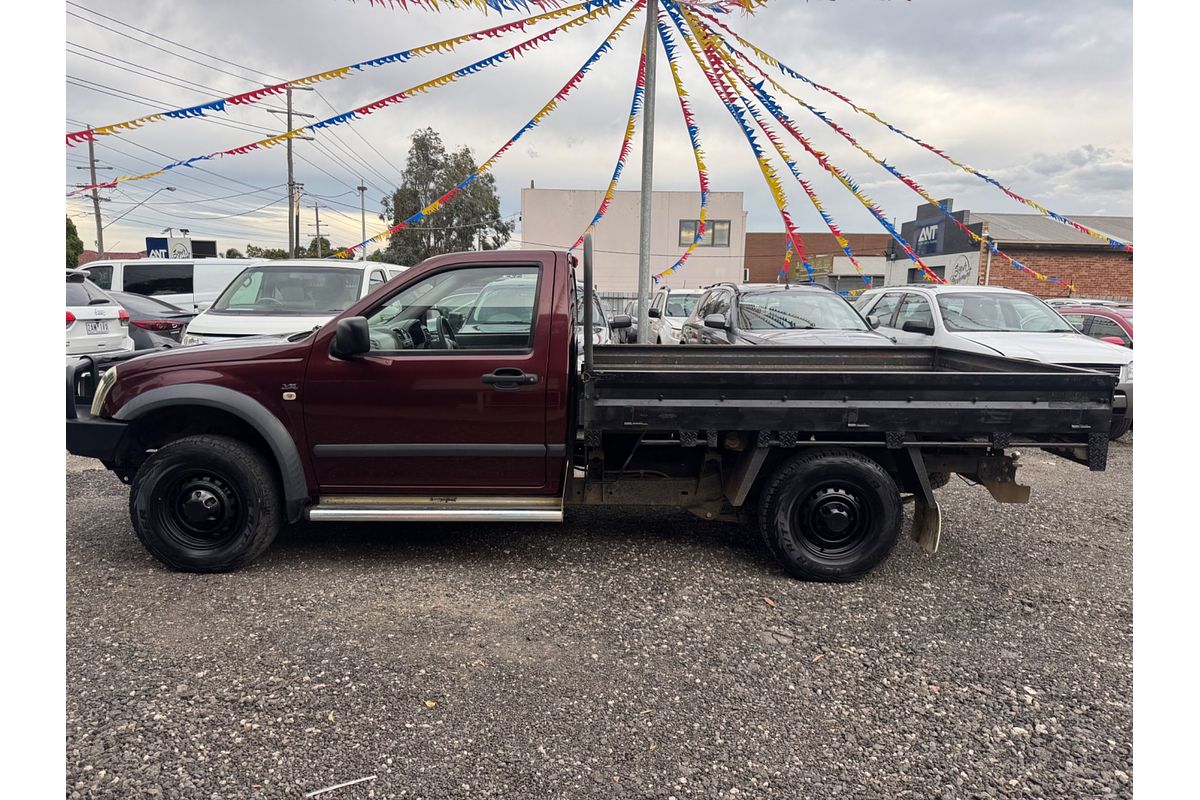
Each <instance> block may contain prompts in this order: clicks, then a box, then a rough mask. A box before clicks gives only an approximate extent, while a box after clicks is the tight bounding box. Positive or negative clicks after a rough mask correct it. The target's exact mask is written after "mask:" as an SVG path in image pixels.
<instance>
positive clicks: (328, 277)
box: [183, 259, 407, 345]
mask: <svg viewBox="0 0 1200 800" xmlns="http://www.w3.org/2000/svg"><path fill="white" fill-rule="evenodd" d="M242 263H243V265H246V267H247V268H246V269H245V270H243V271H242V272H241V273H239V274H238V275H237V276H236V277H235V278H234V280H233V281H232V282H231V283H230V284H229V286H228V287H227V288H226V289H225V291H224V292H222V293H221V294H220V296H219V297H218V298H217V299H216V301H215V302H213V303H212V305H211V306H210V307H209V308H208V309H206V310H205V311H203V312H201V313H200V314H199V315H197V316H195V317H193V318H192V321H191V322H189V323H188V326H187V330H185V331H184V333H183V343H184V344H185V345H195V344H207V343H212V342H222V341H229V340H230V339H232V338H240V337H244V336H272V335H273V336H277V335H281V334H286V333H298V332H300V331H305V330H312V329H313V328H319V327H320V326H322V325H324V324H325V323H326V322H328V321H329V320H331V319H333V318H334V317H336V316H337V315H338V314H340V313H342V312H343V311H345V310H346V309H347V308H349V307H350V306H352V305H353V304H354V303H356V302H358V300H359V298H361V297H366V296H367V295H368V294H370V293H371V292H373V291H375V290H376V289H378V288H379V287H380V286H383V285H384V284H385V283H387V282H388V281H389V280H391V279H392V278H393V277H395V276H396V275H399V274H400V273H402V272H403V271H404V270H405V269H407V267H396V266H385V265H383V264H379V263H377V262H371V261H341V260H338V259H297V260H294V261H259V262H256V263H254V264H250V265H247V264H246V262H245V261H243V262H242Z"/></svg>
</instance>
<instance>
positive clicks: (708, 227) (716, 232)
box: [679, 219, 730, 247]
mask: <svg viewBox="0 0 1200 800" xmlns="http://www.w3.org/2000/svg"><path fill="white" fill-rule="evenodd" d="M699 227H700V220H698V219H681V220H679V246H680V247H691V244H692V242H693V241H695V240H696V229H697V228H699ZM729 230H730V226H729V220H727V219H710V220H708V221H707V222H706V223H705V225H704V236H702V237H701V238H700V246H701V247H729Z"/></svg>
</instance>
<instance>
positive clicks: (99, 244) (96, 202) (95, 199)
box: [88, 125, 104, 258]
mask: <svg viewBox="0 0 1200 800" xmlns="http://www.w3.org/2000/svg"><path fill="white" fill-rule="evenodd" d="M91 130H92V126H91V125H89V126H88V131H89V132H90V131H91ZM88 169H89V170H90V174H91V176H92V181H91V183H92V187H93V188H92V208H94V209H95V211H96V252H97V253H99V254H100V257H101V258H104V223H103V222H102V221H101V220H100V190H99V189H96V188H95V186H96V140H95V137H93V136H89V137H88Z"/></svg>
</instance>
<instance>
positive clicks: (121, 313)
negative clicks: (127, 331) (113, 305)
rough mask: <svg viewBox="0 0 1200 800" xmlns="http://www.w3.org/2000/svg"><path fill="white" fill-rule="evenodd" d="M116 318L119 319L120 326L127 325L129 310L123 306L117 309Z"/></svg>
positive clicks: (124, 326) (125, 326)
mask: <svg viewBox="0 0 1200 800" xmlns="http://www.w3.org/2000/svg"><path fill="white" fill-rule="evenodd" d="M117 319H119V320H121V327H123V328H128V327H129V312H128V311H126V310H125V309H123V308H120V309H117Z"/></svg>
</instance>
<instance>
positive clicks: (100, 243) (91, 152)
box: [75, 126, 124, 258]
mask: <svg viewBox="0 0 1200 800" xmlns="http://www.w3.org/2000/svg"><path fill="white" fill-rule="evenodd" d="M88 130H89V131H90V130H91V127H90V126H89V127H88ZM75 169H86V170H88V174H89V175H91V178H92V179H91V180H90V181H88V182H87V183H77V184H75V185H76V186H79V187H83V186H95V185H96V170H98V169H112V167H97V166H96V147H95V143H94V142H93V140H92V139H88V165H87V166H86V167H76V168H75ZM102 201H103V202H107V201H108V198H107V197H101V196H100V190H99V189H92V207H93V208H94V209H95V211H96V252H97V253H99V254H100V257H101V258H103V257H104V221H103V220H102V219H101V218H100V203H101V202H102ZM122 216H124V215H122Z"/></svg>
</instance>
